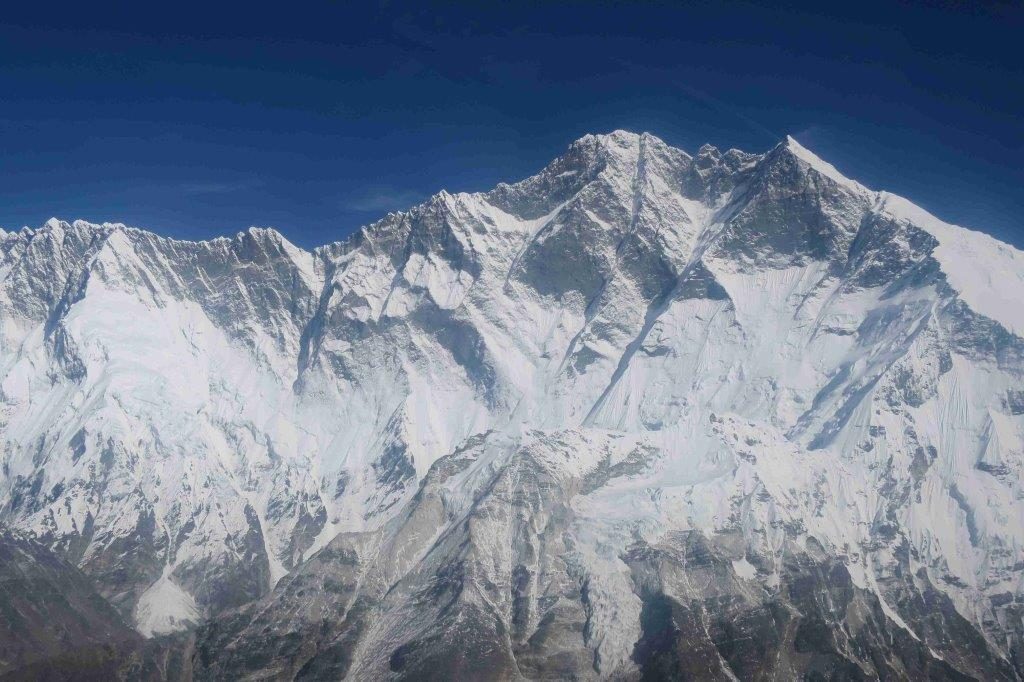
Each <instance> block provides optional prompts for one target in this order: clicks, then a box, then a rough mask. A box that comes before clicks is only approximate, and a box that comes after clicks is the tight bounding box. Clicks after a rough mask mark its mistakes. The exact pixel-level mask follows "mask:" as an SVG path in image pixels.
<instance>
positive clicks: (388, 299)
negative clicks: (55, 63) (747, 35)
mask: <svg viewBox="0 0 1024 682" xmlns="http://www.w3.org/2000/svg"><path fill="white" fill-rule="evenodd" d="M1022 379H1024V253H1022V252H1021V251H1019V250H1017V249H1015V248H1013V247H1011V246H1009V245H1006V244H1003V243H1001V242H999V241H997V240H995V239H993V238H991V237H989V236H987V235H984V234H982V233H978V232H972V231H970V230H966V229H964V228H961V227H957V226H953V225H949V224H946V223H944V222H942V221H941V220H939V219H938V218H935V217H934V216H931V215H930V214H928V213H927V212H925V211H924V210H923V209H920V208H918V207H916V206H914V205H913V204H912V203H910V202H909V201H907V200H905V199H902V198H900V197H896V196H894V195H891V194H889V193H887V192H881V191H874V190H870V189H868V188H866V187H864V186H863V185H861V184H860V183H857V182H855V181H853V180H850V179H848V178H845V177H844V176H843V175H842V174H841V173H840V172H839V171H838V170H836V168H834V167H833V166H832V165H830V164H828V163H827V162H825V161H823V160H822V159H820V158H818V157H817V156H815V155H814V154H813V153H812V152H811V151H809V150H807V149H805V148H803V147H802V146H800V144H799V143H797V142H796V140H794V139H792V138H787V139H785V140H783V141H782V142H781V143H780V144H779V145H778V146H776V147H775V148H773V149H771V150H769V151H768V152H766V153H763V154H750V153H746V152H742V151H739V150H735V149H732V150H728V151H721V150H718V149H716V148H714V147H711V146H710V145H706V146H704V147H702V148H701V149H700V150H699V151H698V152H697V153H696V154H689V153H687V152H685V151H682V150H679V149H675V148H673V147H671V146H669V145H667V144H666V143H664V142H663V141H661V140H660V139H658V138H657V137H655V136H653V135H650V134H646V133H645V134H634V133H629V132H624V131H616V132H613V133H610V134H607V135H588V136H586V137H583V138H581V139H580V140H578V141H576V142H574V143H573V144H572V145H571V146H570V147H569V149H568V150H567V151H566V153H565V154H564V155H562V156H561V157H559V158H557V159H556V160H554V161H553V162H552V163H551V164H549V165H548V166H547V167H546V168H545V169H543V170H542V171H541V172H540V173H539V174H537V175H535V176H533V177H530V178H528V179H526V180H523V181H520V182H517V183H514V184H501V185H498V186H497V187H496V188H494V189H493V190H491V191H488V192H482V193H459V194H450V193H448V192H441V193H439V194H437V195H436V196H434V197H432V198H431V199H430V200H429V201H427V202H425V203H424V204H422V205H420V206H416V207H414V208H412V209H410V210H408V211H404V212H397V213H392V214H389V215H387V216H386V217H385V218H383V219H382V220H380V221H378V222H376V223H374V224H372V225H369V226H367V227H365V228H363V229H362V230H361V231H359V232H358V233H357V234H356V235H354V236H353V237H351V238H349V239H347V240H344V241H341V242H337V243H334V244H329V245H327V246H323V247H320V248H318V249H315V250H313V251H306V250H304V249H301V248H299V247H297V246H295V245H293V244H291V243H290V242H289V241H288V240H287V239H286V238H285V237H284V236H282V235H281V234H280V233H278V232H276V231H274V230H272V229H262V228H251V229H249V230H248V231H246V232H242V233H239V234H238V235H236V236H234V237H232V238H218V239H214V240H210V241H203V242H187V241H180V240H173V239H168V238H164V237H161V236H158V235H155V234H153V233H150V232H147V231H144V230H140V229H136V228H132V227H127V226H125V225H121V224H115V223H104V224H91V223H87V222H84V221H74V222H70V223H69V222H64V221H61V220H57V219H52V220H50V221H49V222H47V223H46V224H45V225H43V226H42V227H40V228H38V229H28V228H26V229H23V230H21V231H16V232H7V233H3V234H2V235H0V433H2V435H3V443H2V444H3V452H2V469H0V520H2V522H3V524H4V525H5V527H7V528H10V529H13V530H14V531H16V532H17V533H20V534H23V535H25V536H26V537H31V538H32V539H33V541H35V542H38V543H39V544H40V545H42V546H45V547H46V548H49V549H50V550H51V551H52V552H53V553H54V554H56V555H57V556H59V557H61V560H62V561H67V562H70V563H71V564H74V566H76V567H77V568H78V569H80V570H81V572H82V573H83V574H84V575H85V576H88V578H89V579H90V580H92V581H93V584H94V585H95V586H96V590H97V592H98V593H99V594H100V595H102V597H103V598H104V599H106V600H107V601H108V602H109V603H110V604H112V605H113V607H114V608H115V609H116V610H117V611H118V612H119V613H120V615H121V617H122V618H123V619H124V620H125V622H126V623H129V624H130V625H131V626H132V627H134V628H135V629H136V630H137V631H138V632H139V633H142V634H143V635H145V636H147V637H153V636H155V637H157V639H160V637H161V636H164V639H161V640H160V641H166V642H170V644H167V645H166V646H173V647H179V651H185V654H184V655H185V656H186V657H188V658H190V660H191V664H190V666H189V668H188V672H187V676H194V677H195V678H196V679H237V678H241V677H251V678H258V679H299V678H310V679H312V678H341V677H346V678H348V679H391V678H394V679H426V678H436V679H452V678H473V679H542V678H547V679H552V678H557V679H599V678H600V679H604V678H614V679H641V678H644V679H662V678H689V677H694V678H698V679H752V678H757V677H764V678H786V679H788V678H795V677H809V678H813V677H814V676H815V675H819V676H824V677H828V676H833V677H841V678H849V679H857V678H865V679H871V678H879V677H881V678H897V679H899V678H905V679H924V678H949V679H959V678H961V677H967V678H971V677H973V678H977V679H1020V678H1021V676H1022V675H1024V489H1022V480H1024V479H1022V475H1024V381H1022ZM176 632H177V633H179V634H177V635H175V634H173V633H176ZM160 646H163V645H160ZM133 655H134V654H133ZM164 673H166V670H165V671H164ZM182 674H186V673H182Z"/></svg>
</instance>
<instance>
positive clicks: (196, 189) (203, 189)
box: [181, 180, 259, 194]
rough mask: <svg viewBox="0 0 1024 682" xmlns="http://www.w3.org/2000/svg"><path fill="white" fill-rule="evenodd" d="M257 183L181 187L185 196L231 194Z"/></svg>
mask: <svg viewBox="0 0 1024 682" xmlns="http://www.w3.org/2000/svg"><path fill="white" fill-rule="evenodd" d="M258 185H259V183H258V182H256V181H253V180H238V181H235V182H195V183H187V184H184V185H182V186H181V191H182V192H184V193H185V194H231V193H232V192H241V191H244V190H247V189H252V188H254V187H256V186H258Z"/></svg>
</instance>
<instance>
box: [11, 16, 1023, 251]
mask: <svg viewBox="0 0 1024 682" xmlns="http://www.w3.org/2000/svg"><path fill="white" fill-rule="evenodd" d="M146 4H147V3H134V4H129V3H114V4H108V5H105V6H104V8H100V7H99V6H98V5H96V4H92V3H79V4H78V5H68V6H67V7H61V6H60V5H59V3H57V4H53V3H50V4H46V5H45V6H40V10H34V9H33V8H32V7H31V6H29V7H21V8H19V9H11V8H5V12H4V14H3V16H2V17H0V152H2V155H3V164H2V166H0V225H2V226H3V227H6V228H8V229H12V228H17V227H20V226H22V225H26V224H27V225H39V224H41V223H42V222H43V221H44V220H46V219H47V218H48V217H50V216H52V215H56V216H59V217H64V218H69V219H70V218H78V217H81V218H86V219H89V220H93V221H102V220H116V221H122V222H127V223H129V224H133V225H138V226H140V227H147V228H149V229H152V230H155V231H157V232H160V233H162V234H168V235H173V236H179V237H185V238H202V237H209V236H213V235H219V234H231V233H234V232H236V231H238V230H240V229H244V228H245V227H247V226H248V225H264V226H266V225H270V226H274V227H277V228H278V229H280V230H281V231H282V232H284V233H285V234H286V235H287V236H288V237H289V238H290V239H292V240H293V241H295V242H297V243H299V244H302V245H304V246H314V245H317V244H321V243H325V242H328V241H333V240H336V239H340V238H342V237H344V236H346V235H347V234H349V233H351V232H352V231H353V230H354V229H356V228H357V227H359V226H360V225H362V224H365V223H367V222H370V221H372V220H373V219H375V218H377V217H379V216H381V215H383V214H384V213H386V212H387V211H388V210H393V209H400V208H405V207H408V206H410V205H412V204H414V203H416V202H418V201H420V200H422V199H424V198H426V197H427V196H429V195H430V194H432V193H434V192H436V191H438V190H440V189H442V188H444V189H448V190H449V191H473V190H482V189H488V188H490V187H492V186H493V185H494V184H496V183H497V182H500V181H503V180H505V181H510V180H515V179H519V178H521V177H524V176H526V175H529V174H531V173H533V172H535V171H537V170H538V169H539V168H541V167H542V166H543V165H544V164H545V163H546V162H547V161H548V160H550V159H551V158H553V157H554V156H556V155H558V154H560V153H561V152H562V151H563V150H564V148H565V147H566V145H567V144H569V142H571V141H572V140H573V139H575V138H577V137H580V136H581V135H584V134H586V133H588V132H606V131H609V130H612V129H615V128H626V129H630V130H634V131H641V130H646V131H650V132H652V133H654V134H656V135H658V136H660V137H662V138H663V139H665V140H666V141H667V142H669V143H671V144H674V145H676V146H679V147H682V148H684V149H689V150H691V151H692V150H695V149H697V148H698V147H699V146H700V145H701V144H703V143H704V142H711V143H713V144H715V145H718V146H720V147H723V148H725V147H739V148H741V149H745V150H748V151H763V150H766V149H768V148H770V147H772V146H774V144H776V143H777V142H778V140H780V139H781V138H782V137H783V136H784V135H786V134H787V133H789V134H792V135H793V136H794V137H796V138H797V139H798V140H799V141H800V142H801V143H803V144H804V145H805V146H807V147H809V148H810V149H812V150H813V151H815V152H817V153H818V154H819V155H820V156H822V157H824V158H826V159H828V160H829V161H831V162H832V163H833V164H834V165H836V166H837V167H838V168H839V169H840V170H841V171H843V172H844V173H846V174H847V175H849V176H851V177H854V178H856V179H858V180H860V181H861V182H863V183H865V184H867V185H868V186H871V187H875V188H884V189H888V190H890V191H894V192H896V193H898V194H903V195H905V196H907V197H909V198H910V199H912V200H913V201H915V202H916V203H919V204H920V205H922V206H924V207H925V208H927V209H928V210H930V211H932V212H933V213H935V214H936V215H938V216H939V217H941V218H943V219H945V220H948V221H951V222H956V223H959V224H963V225H966V226H969V227H973V228H975V229H981V230H985V231H987V232H990V233H992V234H994V235H996V236H997V237H999V238H1001V239H1003V240H1006V241H1009V242H1011V243H1014V244H1016V245H1018V246H1021V247H1024V163H1022V162H1021V160H1022V155H1024V58H1021V56H1020V52H1021V35H1024V5H1022V4H1021V3H1005V4H977V3H975V4H970V3H955V2H928V3H901V2H887V3H872V2H864V3H848V4H850V5H856V6H852V7H846V8H839V7H832V5H833V4H835V5H838V4H839V3H818V4H817V5H801V4H795V3H788V4H787V3H781V4H774V8H773V9H767V8H765V7H760V6H758V5H756V4H748V3H720V2H716V3H689V4H686V5H685V6H684V5H680V4H670V3H639V2H631V3H612V2H600V3H598V2H567V3H466V4H446V5H439V6H430V5H427V4H424V3H420V4H415V5H402V4H399V3H382V4H373V3H367V4H365V5H360V9H358V10H357V9H353V8H352V7H350V6H349V4H348V3H344V4H338V3H334V4H317V5H311V4H302V3H291V4H277V5H275V6H267V7H265V8H264V7H260V6H258V5H250V6H248V7H246V8H245V9H231V8H226V7H217V6H215V4H214V3H206V4H204V5H196V6H190V5H188V4H187V3H162V4H161V6H160V7H143V5H146ZM149 4H152V5H157V3H149ZM354 4H355V3H352V5H354Z"/></svg>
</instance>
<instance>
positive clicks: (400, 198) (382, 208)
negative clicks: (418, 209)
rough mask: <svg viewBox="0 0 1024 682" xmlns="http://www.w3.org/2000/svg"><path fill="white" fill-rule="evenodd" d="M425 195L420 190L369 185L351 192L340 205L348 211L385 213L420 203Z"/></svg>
mask: <svg viewBox="0 0 1024 682" xmlns="http://www.w3.org/2000/svg"><path fill="white" fill-rule="evenodd" d="M426 198H427V197H426V196H425V195H424V194H423V193H422V192H417V191H415V190H411V189H395V188H394V187H369V188H365V189H362V190H360V191H358V192H355V193H353V194H352V195H351V196H348V197H346V198H345V199H343V200H342V202H341V203H342V207H343V208H345V209H347V210H349V211H361V212H364V213H385V212H387V211H400V210H403V209H407V208H410V207H412V206H415V205H416V204H418V203H421V202H422V201H423V200H424V199H426Z"/></svg>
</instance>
